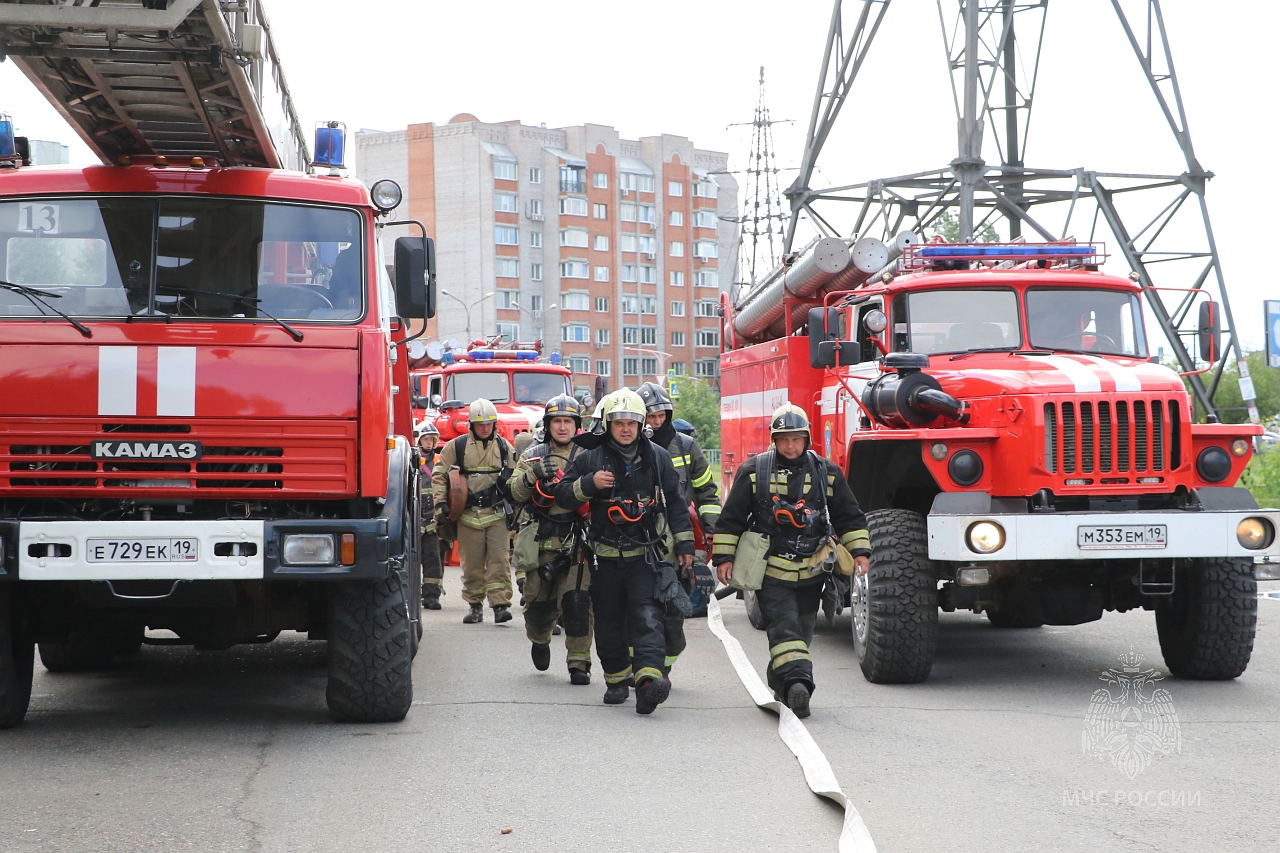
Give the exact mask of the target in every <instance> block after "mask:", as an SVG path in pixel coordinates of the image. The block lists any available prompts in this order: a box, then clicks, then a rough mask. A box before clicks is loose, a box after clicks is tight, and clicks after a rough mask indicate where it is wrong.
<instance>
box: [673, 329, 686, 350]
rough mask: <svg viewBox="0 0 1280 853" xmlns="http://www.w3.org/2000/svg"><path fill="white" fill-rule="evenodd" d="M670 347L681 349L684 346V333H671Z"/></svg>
mask: <svg viewBox="0 0 1280 853" xmlns="http://www.w3.org/2000/svg"><path fill="white" fill-rule="evenodd" d="M671 345H672V346H673V347H682V346H684V332H672V333H671Z"/></svg>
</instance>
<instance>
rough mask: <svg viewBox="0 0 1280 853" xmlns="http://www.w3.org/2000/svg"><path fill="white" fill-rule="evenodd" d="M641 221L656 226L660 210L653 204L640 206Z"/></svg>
mask: <svg viewBox="0 0 1280 853" xmlns="http://www.w3.org/2000/svg"><path fill="white" fill-rule="evenodd" d="M640 221H641V222H648V223H649V224H650V225H653V224H655V223H656V222H657V221H658V209H657V208H656V207H654V206H653V205H651V204H642V205H640Z"/></svg>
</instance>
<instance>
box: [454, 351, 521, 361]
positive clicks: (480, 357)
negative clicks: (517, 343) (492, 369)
mask: <svg viewBox="0 0 1280 853" xmlns="http://www.w3.org/2000/svg"><path fill="white" fill-rule="evenodd" d="M467 358H469V359H471V360H472V361H497V360H501V361H537V360H538V353H537V351H536V350H531V349H529V350H524V349H522V350H491V349H473V350H469V351H468V352H467Z"/></svg>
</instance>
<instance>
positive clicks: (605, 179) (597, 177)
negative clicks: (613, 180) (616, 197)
mask: <svg viewBox="0 0 1280 853" xmlns="http://www.w3.org/2000/svg"><path fill="white" fill-rule="evenodd" d="M591 186H593V187H595V188H596V189H598V190H607V189H609V173H608V172H592V173H591ZM601 218H602V219H603V218H604V217H601Z"/></svg>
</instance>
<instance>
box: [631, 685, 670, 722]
mask: <svg viewBox="0 0 1280 853" xmlns="http://www.w3.org/2000/svg"><path fill="white" fill-rule="evenodd" d="M670 695H671V682H670V681H667V680H666V679H665V678H649V679H646V680H645V681H642V682H640V683H639V684H637V685H636V713H637V714H652V713H653V712H654V710H655V709H656V708H657V707H658V706H659V705H661V704H662V703H663V702H665V701H667V697H668V696H670Z"/></svg>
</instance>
